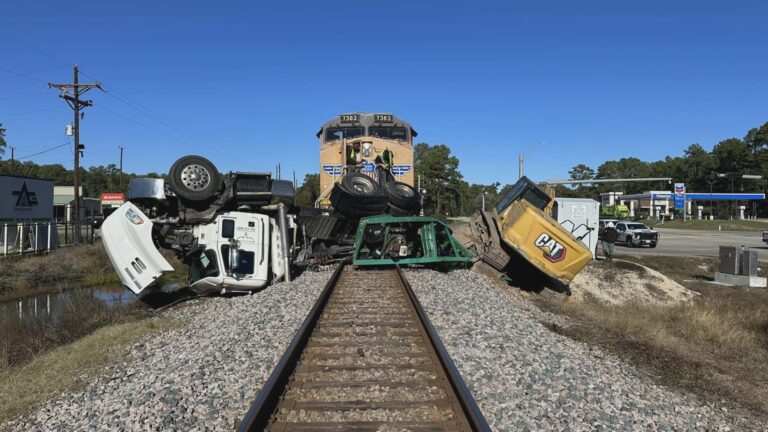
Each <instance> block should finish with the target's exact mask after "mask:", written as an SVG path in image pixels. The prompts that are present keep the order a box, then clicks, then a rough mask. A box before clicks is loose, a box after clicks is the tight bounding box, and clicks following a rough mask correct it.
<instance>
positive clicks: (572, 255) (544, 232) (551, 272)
mask: <svg viewBox="0 0 768 432" xmlns="http://www.w3.org/2000/svg"><path fill="white" fill-rule="evenodd" d="M551 200H552V198H551V197H550V196H549V194H547V193H546V192H545V191H544V190H543V189H541V188H540V187H538V186H536V184H534V183H533V182H532V181H531V180H529V179H528V178H527V177H523V178H521V179H520V180H519V181H518V182H517V183H516V184H515V185H514V186H513V187H512V189H511V190H510V191H509V192H508V193H507V194H506V195H505V196H504V198H502V199H501V201H499V204H498V205H497V206H496V208H495V209H494V220H495V221H496V225H497V228H498V230H499V233H500V237H501V239H502V240H503V241H504V243H505V244H506V245H507V246H509V247H510V248H512V250H514V251H515V252H516V253H517V254H519V255H520V256H522V257H523V258H525V260H526V261H528V262H529V263H531V264H532V265H533V266H534V267H536V268H538V269H539V270H540V271H541V272H542V273H544V274H546V275H547V276H549V277H550V278H552V279H554V280H556V281H558V282H559V283H561V284H563V285H566V286H567V285H568V284H569V283H570V282H571V280H572V279H573V278H574V277H575V276H576V274H578V273H579V272H580V271H581V269H583V268H584V266H586V265H587V263H588V262H589V261H590V260H591V259H592V253H591V252H590V251H589V249H587V248H586V247H585V246H584V244H583V243H582V242H581V241H579V239H577V238H576V237H574V236H573V235H572V234H571V233H570V232H568V231H567V230H565V229H564V228H563V227H562V226H560V224H559V223H557V221H556V220H554V219H553V218H552V217H551V216H550V215H548V214H547V213H545V212H544V209H545V208H547V206H548V205H549V203H550V201H551Z"/></svg>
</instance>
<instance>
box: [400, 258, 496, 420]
mask: <svg viewBox="0 0 768 432" xmlns="http://www.w3.org/2000/svg"><path fill="white" fill-rule="evenodd" d="M395 268H396V269H397V274H398V275H400V280H401V281H402V282H403V285H404V286H405V291H406V292H407V293H408V297H409V298H410V299H411V302H412V303H413V306H414V307H415V308H416V313H417V314H418V315H419V320H421V324H422V325H423V326H424V328H425V329H426V330H427V335H428V336H429V342H430V343H431V344H432V347H433V348H434V349H435V351H436V352H437V357H438V358H439V359H440V363H441V365H442V366H443V369H444V370H445V372H446V374H447V375H448V381H449V382H450V383H451V387H453V391H454V392H455V393H456V396H457V397H458V399H459V404H460V405H461V408H462V410H464V415H466V416H467V419H468V420H469V424H470V426H471V427H472V430H476V431H490V430H491V427H490V426H489V425H488V422H487V421H486V420H485V417H484V416H483V413H482V411H480V407H478V406H477V402H475V398H474V397H473V396H472V393H471V392H470V391H469V388H468V387H467V384H466V383H464V379H463V378H462V377H461V374H460V373H459V370H458V368H457V367H456V364H455V363H454V362H453V360H452V359H451V356H450V355H449V354H448V350H446V349H445V345H443V341H441V340H440V336H438V334H437V331H436V330H435V327H434V326H433V325H432V322H430V321H429V317H428V316H427V313H426V311H424V308H423V307H422V306H421V302H419V299H418V298H417V297H416V293H414V292H413V289H412V288H411V284H410V283H409V282H408V279H407V278H406V277H405V274H403V270H402V269H401V268H400V266H399V265H396V266H395Z"/></svg>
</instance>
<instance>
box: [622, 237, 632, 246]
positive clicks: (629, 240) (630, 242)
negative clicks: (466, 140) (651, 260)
mask: <svg viewBox="0 0 768 432" xmlns="http://www.w3.org/2000/svg"><path fill="white" fill-rule="evenodd" d="M624 242H625V243H626V244H627V247H635V245H634V244H633V243H632V236H627V237H626V238H625V239H624Z"/></svg>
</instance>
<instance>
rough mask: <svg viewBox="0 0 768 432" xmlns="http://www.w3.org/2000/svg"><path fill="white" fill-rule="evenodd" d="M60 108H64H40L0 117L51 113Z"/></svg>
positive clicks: (57, 106)
mask: <svg viewBox="0 0 768 432" xmlns="http://www.w3.org/2000/svg"><path fill="white" fill-rule="evenodd" d="M61 108H64V107H63V106H61V105H56V106H52V107H48V108H40V109H36V110H32V111H22V112H15V113H7V114H0V117H10V116H17V115H24V114H34V113H39V112H43V111H52V110H56V109H61Z"/></svg>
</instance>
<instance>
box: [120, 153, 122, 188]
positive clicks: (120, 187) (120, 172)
mask: <svg viewBox="0 0 768 432" xmlns="http://www.w3.org/2000/svg"><path fill="white" fill-rule="evenodd" d="M120 192H123V146H120Z"/></svg>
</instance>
